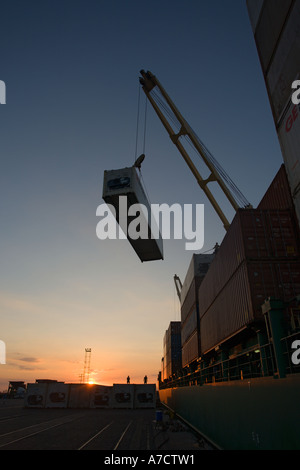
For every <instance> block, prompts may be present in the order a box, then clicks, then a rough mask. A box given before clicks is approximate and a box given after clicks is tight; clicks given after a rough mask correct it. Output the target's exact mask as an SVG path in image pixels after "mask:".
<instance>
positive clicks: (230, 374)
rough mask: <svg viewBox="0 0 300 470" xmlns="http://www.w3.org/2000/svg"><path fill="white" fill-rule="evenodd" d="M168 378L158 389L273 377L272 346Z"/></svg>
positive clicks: (265, 346) (253, 349) (251, 350)
mask: <svg viewBox="0 0 300 470" xmlns="http://www.w3.org/2000/svg"><path fill="white" fill-rule="evenodd" d="M184 372H185V373H184V374H181V375H180V376H179V377H170V378H169V380H168V381H167V382H164V383H161V384H160V389H165V388H174V387H186V386H192V385H204V384H210V383H218V382H227V381H233V380H244V379H249V378H257V377H266V376H273V375H274V374H275V372H276V364H275V361H274V352H273V347H272V344H270V343H267V344H265V345H262V346H260V347H259V348H258V347H254V348H252V349H249V350H248V351H247V352H244V353H242V354H238V355H235V356H234V357H230V358H229V359H226V360H223V361H219V362H215V363H213V364H209V365H206V366H204V363H201V364H200V367H199V368H198V369H197V370H195V371H192V372H189V373H186V370H185V371H184Z"/></svg>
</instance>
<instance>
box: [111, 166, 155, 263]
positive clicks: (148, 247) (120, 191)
mask: <svg viewBox="0 0 300 470" xmlns="http://www.w3.org/2000/svg"><path fill="white" fill-rule="evenodd" d="M120 196H125V197H126V200H125V202H126V207H125V204H124V209H126V212H127V213H126V214H123V215H124V216H126V217H124V220H123V219H122V217H120V215H121V212H122V209H123V206H122V207H120V199H119V198H120ZM102 197H103V199H104V201H105V202H106V204H110V205H112V206H113V207H114V209H115V211H116V219H117V222H118V224H119V226H120V227H121V229H122V231H123V233H122V236H123V237H124V234H125V235H126V237H127V239H128V241H129V242H130V244H131V245H132V247H133V249H134V250H135V252H136V254H137V255H138V257H139V258H140V260H141V261H142V262H143V261H153V260H159V259H163V242H162V237H161V234H160V232H159V230H158V226H157V224H156V225H155V228H154V221H153V220H151V207H150V204H149V201H148V198H147V196H146V194H145V191H144V189H143V186H142V183H141V181H140V178H139V176H138V173H137V170H136V168H135V167H129V168H121V169H119V170H110V171H104V181H103V193H102ZM134 204H140V205H142V206H143V207H144V208H145V211H144V212H141V213H140V214H139V213H138V212H137V213H136V214H135V215H134V216H128V210H129V209H130V208H131V207H132V206H133V205H134ZM132 209H134V208H132ZM122 213H123V212H122ZM137 218H141V220H142V224H141V225H143V226H144V224H145V226H148V234H147V238H145V239H142V238H137V239H134V238H132V237H131V236H130V235H129V234H128V231H129V230H130V224H131V222H132V221H133V220H134V219H137ZM151 224H152V225H151ZM138 230H140V229H138V228H137V231H138ZM155 237H156V238H155Z"/></svg>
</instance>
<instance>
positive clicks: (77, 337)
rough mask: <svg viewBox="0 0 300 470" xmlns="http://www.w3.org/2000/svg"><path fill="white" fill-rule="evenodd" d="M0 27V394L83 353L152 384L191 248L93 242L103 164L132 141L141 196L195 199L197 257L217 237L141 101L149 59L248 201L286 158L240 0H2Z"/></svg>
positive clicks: (103, 380) (128, 159)
mask: <svg viewBox="0 0 300 470" xmlns="http://www.w3.org/2000/svg"><path fill="white" fill-rule="evenodd" d="M0 22H1V27H0V58H1V61H0V80H3V81H4V82H5V84H6V104H5V105H1V106H0V135H1V137H0V159H1V172H0V231H1V232H0V259H1V269H0V312H1V328H0V339H1V340H2V341H4V342H5V345H6V364H0V391H1V390H5V389H7V386H8V382H9V381H10V380H20V381H25V382H26V383H29V382H34V381H35V380H36V379H56V380H60V381H65V382H73V383H74V382H75V383H76V382H79V380H80V375H81V374H82V371H83V365H84V353H85V348H91V378H92V379H93V380H94V381H95V382H96V383H99V384H106V385H111V384H113V383H123V382H125V380H126V377H127V375H130V377H131V381H132V382H133V383H141V382H142V381H143V377H144V375H145V374H147V376H148V381H149V382H151V383H155V382H156V379H157V375H158V372H159V370H160V367H161V358H162V355H163V336H164V334H165V331H166V329H167V328H168V326H169V323H170V322H171V321H179V320H180V305H179V300H178V298H177V295H176V291H175V285H174V282H173V276H174V274H178V275H179V276H180V278H181V279H182V281H183V280H184V277H185V274H186V271H187V269H188V266H189V263H190V260H191V257H192V254H193V252H191V251H188V250H186V249H185V241H184V240H165V241H164V260H160V261H152V262H147V263H141V261H140V260H139V258H138V257H137V255H136V253H135V252H134V250H133V249H132V247H131V245H130V244H129V242H128V241H127V240H99V238H98V237H97V236H96V226H97V223H98V221H99V218H98V217H97V216H96V210H97V207H98V206H99V205H100V204H102V203H103V199H102V186H103V174H104V171H105V170H111V169H118V168H123V167H127V166H131V165H132V164H133V162H134V159H135V156H136V155H139V154H141V153H143V151H144V150H145V155H146V158H145V160H144V162H143V164H142V175H143V181H144V184H145V187H146V190H147V193H148V195H149V199H150V200H151V203H159V204H162V203H167V204H173V203H180V204H204V235H205V241H204V246H203V248H202V250H200V251H199V252H200V253H204V252H208V251H209V250H211V249H212V248H213V246H214V245H215V243H216V242H218V243H221V241H222V239H223V237H224V235H225V230H224V228H223V225H222V223H221V221H220V219H219V218H218V216H217V214H216V213H215V212H214V210H213V209H212V207H211V205H210V203H209V201H208V200H207V199H206V196H205V195H204V193H203V192H202V190H201V189H200V187H199V186H198V184H197V182H196V180H195V178H194V176H193V175H192V173H191V172H190V170H189V168H188V167H187V165H186V163H185V162H184V160H183V159H182V157H181V155H180V153H179V152H178V150H177V149H176V147H175V146H174V144H173V143H172V142H171V140H170V138H169V136H168V135H167V132H166V130H165V129H164V128H163V126H162V124H161V122H160V121H159V119H158V117H157V116H156V114H155V113H154V110H153V109H152V107H151V105H150V104H149V103H148V105H147V108H146V104H145V95H144V94H143V93H142V92H141V88H140V84H139V76H140V73H139V72H140V70H141V69H145V70H150V71H151V72H152V73H153V74H154V75H156V76H157V78H158V79H159V81H160V82H161V84H162V85H163V86H164V88H165V89H166V91H167V92H168V94H169V95H170V97H171V98H172V100H173V101H174V103H175V104H176V106H177V107H178V108H179V110H180V111H181V113H182V115H183V116H184V117H185V119H186V120H187V121H188V123H189V124H190V125H191V127H192V128H193V129H194V130H195V131H196V132H197V135H198V136H199V137H200V138H201V140H202V141H203V142H204V143H205V145H206V146H207V147H208V149H209V150H210V152H211V153H212V154H213V155H214V157H215V158H216V160H217V161H218V162H219V163H220V164H221V165H222V167H223V168H225V170H226V172H227V173H228V174H229V175H230V177H231V179H232V180H233V181H234V182H235V183H236V185H237V186H238V187H239V189H240V190H241V191H242V193H243V194H244V195H245V196H246V198H247V199H248V200H249V202H250V203H251V204H252V205H253V207H256V206H257V204H258V203H259V202H260V200H261V198H262V197H263V195H264V193H265V192H266V190H267V188H268V186H269V184H270V183H271V181H272V179H273V178H274V176H275V174H276V173H277V171H278V169H279V167H280V165H281V164H282V163H283V160H282V155H281V152H280V147H279V143H278V139H277V135H276V131H275V127H274V123H273V119H272V114H271V109H270V105H269V101H268V96H267V92H266V88H265V84H264V80H263V75H262V71H261V67H260V63H259V58H258V54H257V50H256V47H255V42H254V37H253V33H252V29H251V25H250V20H249V16H248V12H247V7H246V1H244V0H227V1H226V2H224V1H223V0H214V1H210V2H207V1H204V0H197V1H196V0H187V1H186V2H182V1H179V0H172V1H170V0H160V1H157V0H153V1H152V2H151V3H147V4H142V3H141V2H138V1H136V0H123V1H121V0H111V1H109V2H105V1H102V0H88V1H83V0H72V1H70V0H60V1H58V0H51V1H48V0H43V1H38V0H27V1H26V2H24V1H20V0H9V1H8V0H4V1H2V2H1V19H0ZM146 112H147V119H146V133H145V138H144V133H143V125H144V122H143V121H141V123H140V124H139V126H138V127H137V122H138V116H142V115H144V113H146ZM136 142H137V143H138V144H137V147H136ZM203 176H205V175H203ZM218 202H219V204H220V205H221V207H222V208H223V207H224V208H226V209H228V206H227V202H226V201H225V199H224V196H223V195H222V194H220V195H219V199H218ZM233 215H234V214H232V211H231V212H230V209H229V217H231V219H230V220H232V217H233Z"/></svg>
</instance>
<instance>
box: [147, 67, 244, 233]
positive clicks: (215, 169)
mask: <svg viewBox="0 0 300 470" xmlns="http://www.w3.org/2000/svg"><path fill="white" fill-rule="evenodd" d="M140 74H141V77H140V78H139V81H140V84H141V85H142V88H143V91H144V92H145V94H146V96H147V98H148V100H149V101H150V103H151V105H152V107H153V108H154V110H155V112H156V114H157V115H158V117H159V119H160V120H161V122H162V124H163V125H164V127H165V129H166V130H167V132H168V134H169V136H170V138H171V140H172V142H173V143H174V144H175V145H176V147H177V148H178V150H179V152H180V153H181V155H182V157H183V158H184V160H185V162H186V163H187V165H188V167H189V168H190V170H191V171H192V173H193V175H194V176H195V178H196V180H197V182H198V184H199V186H200V187H201V189H202V190H203V191H204V193H205V194H206V196H207V198H208V200H209V201H210V203H211V204H212V206H213V208H214V209H215V211H216V212H217V214H218V216H219V218H220V219H221V221H222V223H223V226H224V228H225V230H226V231H227V230H228V228H229V226H230V223H229V221H228V219H227V217H226V216H225V214H224V212H223V211H222V209H221V207H220V206H219V204H218V202H217V201H216V199H215V197H214V195H213V194H212V192H211V191H210V189H209V188H208V183H210V182H213V181H215V182H217V183H218V185H219V186H220V188H221V190H222V191H223V193H224V194H225V196H226V198H227V199H228V200H229V202H230V204H231V206H232V207H233V209H234V210H235V211H237V210H238V209H239V208H240V207H244V208H250V207H252V206H251V205H250V204H249V202H248V201H247V199H246V198H245V197H244V196H243V194H242V193H241V192H240V191H239V189H238V188H237V187H236V185H235V184H234V183H233V181H232V180H231V179H230V178H229V176H228V175H227V174H226V172H225V171H224V169H222V168H221V166H220V164H219V163H218V162H217V161H216V160H215V158H214V157H213V156H212V154H211V153H210V152H209V151H208V149H207V148H206V147H205V145H204V144H203V143H202V142H201V140H200V139H199V137H198V136H197V135H196V134H195V132H194V131H193V130H192V128H191V127H190V126H189V124H188V123H187V121H186V120H185V119H184V118H183V116H182V115H181V113H180V112H179V110H178V109H177V107H176V106H175V104H174V103H173V101H172V100H171V98H170V97H169V95H168V94H167V92H166V91H165V89H164V88H163V87H162V85H161V84H160V82H159V81H158V79H157V78H156V76H154V75H153V74H152V73H151V72H150V71H147V72H145V70H141V71H140ZM157 90H158V93H157ZM167 117H168V118H169V119H168V118H167ZM170 121H172V123H173V124H174V123H175V125H177V126H179V131H178V132H175V131H174V129H173V127H172V125H171V123H170ZM181 137H185V138H186V139H187V140H188V142H189V143H190V144H191V145H192V147H193V148H194V150H196V152H197V153H198V154H199V155H200V156H201V158H202V160H203V162H204V163H205V165H206V166H207V168H208V169H209V171H210V175H209V177H208V178H206V179H204V178H202V176H201V175H200V173H199V171H198V169H197V168H196V166H195V165H194V163H193V161H192V159H191V158H190V156H189V154H188V152H187V150H186V149H185V147H184V146H183V144H182V142H181V140H180V138H181Z"/></svg>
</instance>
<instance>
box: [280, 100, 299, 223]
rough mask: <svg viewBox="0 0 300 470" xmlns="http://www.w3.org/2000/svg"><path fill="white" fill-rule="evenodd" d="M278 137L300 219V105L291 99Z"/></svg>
mask: <svg viewBox="0 0 300 470" xmlns="http://www.w3.org/2000/svg"><path fill="white" fill-rule="evenodd" d="M278 138H279V142H280V146H281V151H282V155H283V160H284V163H285V168H286V172H287V176H288V180H289V184H290V188H291V193H292V197H293V200H294V204H295V208H296V211H297V216H298V220H299V221H300V212H299V206H300V105H295V104H293V103H292V101H291V100H290V101H289V104H288V106H287V107H286V111H285V113H284V116H283V118H282V120H281V123H280V126H279V129H278Z"/></svg>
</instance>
